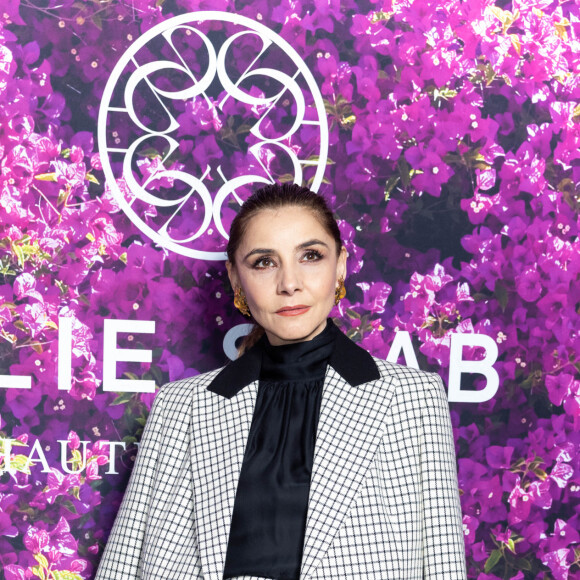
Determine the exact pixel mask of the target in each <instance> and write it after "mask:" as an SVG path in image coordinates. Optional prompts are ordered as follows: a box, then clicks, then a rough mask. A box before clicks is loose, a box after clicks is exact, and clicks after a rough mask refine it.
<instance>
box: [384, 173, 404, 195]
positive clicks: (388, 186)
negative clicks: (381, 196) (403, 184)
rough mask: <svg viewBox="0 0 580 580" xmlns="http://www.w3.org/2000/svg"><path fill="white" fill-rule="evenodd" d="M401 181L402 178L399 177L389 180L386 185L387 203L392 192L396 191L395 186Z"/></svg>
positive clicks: (392, 177) (395, 176) (393, 176)
mask: <svg viewBox="0 0 580 580" xmlns="http://www.w3.org/2000/svg"><path fill="white" fill-rule="evenodd" d="M400 179H401V178H400V177H399V176H398V175H392V176H391V177H389V179H387V182H386V183H385V201H389V199H390V197H391V192H392V191H393V189H395V186H396V185H397V183H399V180H400Z"/></svg>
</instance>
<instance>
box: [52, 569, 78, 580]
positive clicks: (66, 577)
mask: <svg viewBox="0 0 580 580" xmlns="http://www.w3.org/2000/svg"><path fill="white" fill-rule="evenodd" d="M52 577H53V578H54V580H83V579H82V577H81V576H79V575H78V574H77V573H76V572H71V571H70V570H52Z"/></svg>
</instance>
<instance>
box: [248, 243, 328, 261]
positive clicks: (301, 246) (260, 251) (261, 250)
mask: <svg viewBox="0 0 580 580" xmlns="http://www.w3.org/2000/svg"><path fill="white" fill-rule="evenodd" d="M310 246H324V247H325V248H328V244H327V243H326V242H323V241H322V240H317V239H316V238H315V239H312V240H308V241H307V242H303V243H302V244H299V245H298V246H296V249H297V250H304V249H305V248H308V247H310ZM275 253H276V250H271V249H268V248H255V249H254V250H252V251H251V252H248V253H247V254H246V255H245V256H244V260H247V259H248V258H249V257H250V256H255V255H256V254H259V255H263V254H275Z"/></svg>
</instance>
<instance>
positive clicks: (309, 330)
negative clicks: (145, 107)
mask: <svg viewBox="0 0 580 580" xmlns="http://www.w3.org/2000/svg"><path fill="white" fill-rule="evenodd" d="M226 265H227V269H228V275H229V278H230V281H231V283H232V286H233V288H234V292H235V301H234V303H235V304H236V306H237V307H238V308H239V309H240V310H241V311H242V312H243V313H245V314H246V315H249V314H251V316H252V317H253V318H254V320H255V322H256V324H257V326H256V330H255V331H254V332H252V333H251V335H250V337H248V341H247V345H246V347H247V348H246V350H245V352H244V353H243V354H242V356H240V357H239V358H238V359H237V360H236V361H234V362H232V363H230V364H229V365H227V366H226V367H224V368H223V369H219V370H217V371H213V372H210V373H206V374H203V375H200V376H197V377H194V378H189V379H184V380H182V381H177V382H174V383H170V384H168V385H165V386H164V387H163V388H162V389H161V390H160V392H159V393H158V395H157V397H156V399H155V403H154V406H153V409H152V411H151V415H150V417H149V420H148V422H147V426H146V429H145V432H144V435H143V441H142V443H141V447H140V450H139V455H138V459H137V462H136V466H135V469H134V472H133V474H132V477H131V481H130V483H129V487H128V489H127V492H126V494H125V498H124V500H123V504H122V506H121V510H120V512H119V515H118V517H117V520H116V521H115V525H114V527H113V530H112V533H111V536H110V538H109V542H108V544H107V546H106V550H105V553H104V556H103V559H102V562H101V565H100V568H99V571H98V574H97V579H99V580H131V579H136V578H143V579H153V578H159V579H174V578H175V579H178V578H179V579H181V578H187V579H190V578H204V579H209V580H222V579H226V578H237V579H238V580H239V579H242V578H243V579H246V580H247V579H258V578H271V579H276V580H298V579H301V580H306V579H308V580H310V579H312V580H314V579H331V578H332V579H353V580H354V579H367V578H368V579H376V580H387V579H393V580H414V579H417V580H418V579H423V578H437V579H440V580H458V579H463V578H465V557H464V545H463V535H462V528H461V513H460V508H459V498H458V490H457V479H456V472H455V455H454V448H453V438H452V433H451V425H450V420H449V411H448V407H447V401H446V397H445V393H444V390H443V386H442V383H441V379H440V378H439V377H438V376H437V375H436V374H429V373H423V372H419V371H415V370H412V369H408V368H406V367H404V366H400V365H395V364H390V363H387V362H385V361H383V360H380V359H376V358H373V357H372V356H371V355H369V354H368V353H367V352H366V351H364V350H363V349H361V348H360V347H358V346H357V345H355V344H354V343H353V342H351V341H350V340H349V339H348V338H347V337H346V336H344V335H343V334H342V333H341V332H340V331H339V330H338V329H337V327H336V326H335V325H334V324H333V323H332V321H331V320H329V319H328V315H329V313H330V310H331V309H332V306H333V304H335V303H337V302H338V300H340V299H341V298H342V297H343V296H344V276H345V274H346V250H345V248H344V246H343V245H342V242H341V239H340V232H339V230H338V227H337V224H336V221H335V220H334V218H333V216H332V214H331V212H330V211H329V210H328V208H327V206H326V204H325V202H324V200H323V198H322V197H320V196H318V195H316V194H314V193H312V192H311V191H309V190H308V189H306V188H301V187H299V186H296V185H284V186H278V185H273V186H267V187H265V188H263V189H262V190H259V191H258V192H256V193H255V194H254V195H253V196H251V197H250V198H249V199H248V200H247V201H246V202H245V203H244V205H243V206H242V208H241V210H240V212H239V214H238V215H237V216H236V218H235V219H234V222H233V224H232V227H231V231H230V240H229V243H228V262H227V264H226Z"/></svg>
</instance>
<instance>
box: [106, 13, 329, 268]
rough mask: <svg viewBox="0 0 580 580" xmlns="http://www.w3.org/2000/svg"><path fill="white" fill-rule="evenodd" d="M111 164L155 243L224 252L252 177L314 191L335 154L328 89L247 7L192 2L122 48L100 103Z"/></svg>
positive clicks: (201, 254) (116, 184) (119, 196)
mask: <svg viewBox="0 0 580 580" xmlns="http://www.w3.org/2000/svg"><path fill="white" fill-rule="evenodd" d="M98 143H99V152H100V155H101V159H102V165H103V171H104V173H105V177H106V180H107V183H108V186H109V187H110V189H111V191H112V193H113V195H114V196H115V198H116V200H117V202H118V203H119V204H120V206H121V208H122V209H123V211H124V212H125V214H126V215H127V216H128V217H129V218H130V220H131V221H132V222H133V223H134V224H135V225H136V226H137V227H138V228H139V229H140V230H141V232H143V233H144V234H145V235H147V236H148V237H149V238H151V239H152V240H154V241H155V242H156V243H157V244H159V245H161V246H163V247H165V248H167V249H169V250H172V251H174V252H177V253H179V254H183V255H184V256H189V257H192V258H200V259H205V260H223V259H225V257H226V255H225V246H226V243H227V238H228V235H227V231H228V229H229V224H230V223H231V220H232V219H233V217H234V216H235V214H236V211H237V208H238V207H239V206H240V205H241V204H242V203H243V200H244V199H246V197H247V196H248V195H249V194H250V193H251V192H252V191H253V189H254V188H255V186H257V185H263V184H268V183H274V182H293V183H299V184H302V183H304V184H306V185H308V186H309V187H310V188H311V189H312V190H313V191H317V190H318V188H319V186H320V184H321V183H322V179H323V176H324V171H325V168H326V161H327V155H328V125H327V121H326V112H325V108H324V102H323V100H322V96H321V94H320V91H319V89H318V86H317V85H316V82H315V81H314V77H313V76H312V73H311V72H310V70H309V69H308V68H307V66H306V64H305V63H304V61H303V60H302V59H301V58H300V56H299V55H298V53H297V52H296V51H295V50H294V49H293V48H292V47H291V46H290V45H289V44H288V43H287V42H286V41H285V40H284V39H283V38H281V37H280V36H279V35H277V34H276V33H274V32H273V31H272V30H270V29H269V28H267V27H266V26H264V25H262V24H260V23H259V22H255V21H254V20H251V19H250V18H246V17H245V16H239V15H237V14H231V13H227V12H192V13H189V14H183V15H181V16H176V17H174V18H170V19H169V20H166V21H165V22H162V23H161V24H159V25H157V26H155V27H153V28H152V29H151V30H148V31H147V32H146V33H145V34H144V35H143V36H141V37H140V38H139V39H138V40H137V41H136V42H134V43H133V44H132V45H131V46H130V47H129V49H128V50H127V51H126V52H125V54H124V55H123V56H122V57H121V59H120V60H119V62H118V63H117V65H116V66H115V68H114V69H113V72H112V74H111V77H110V78H109V80H108V82H107V85H106V87H105V91H104V94H103V100H102V103H101V108H100V111H99V120H98Z"/></svg>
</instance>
